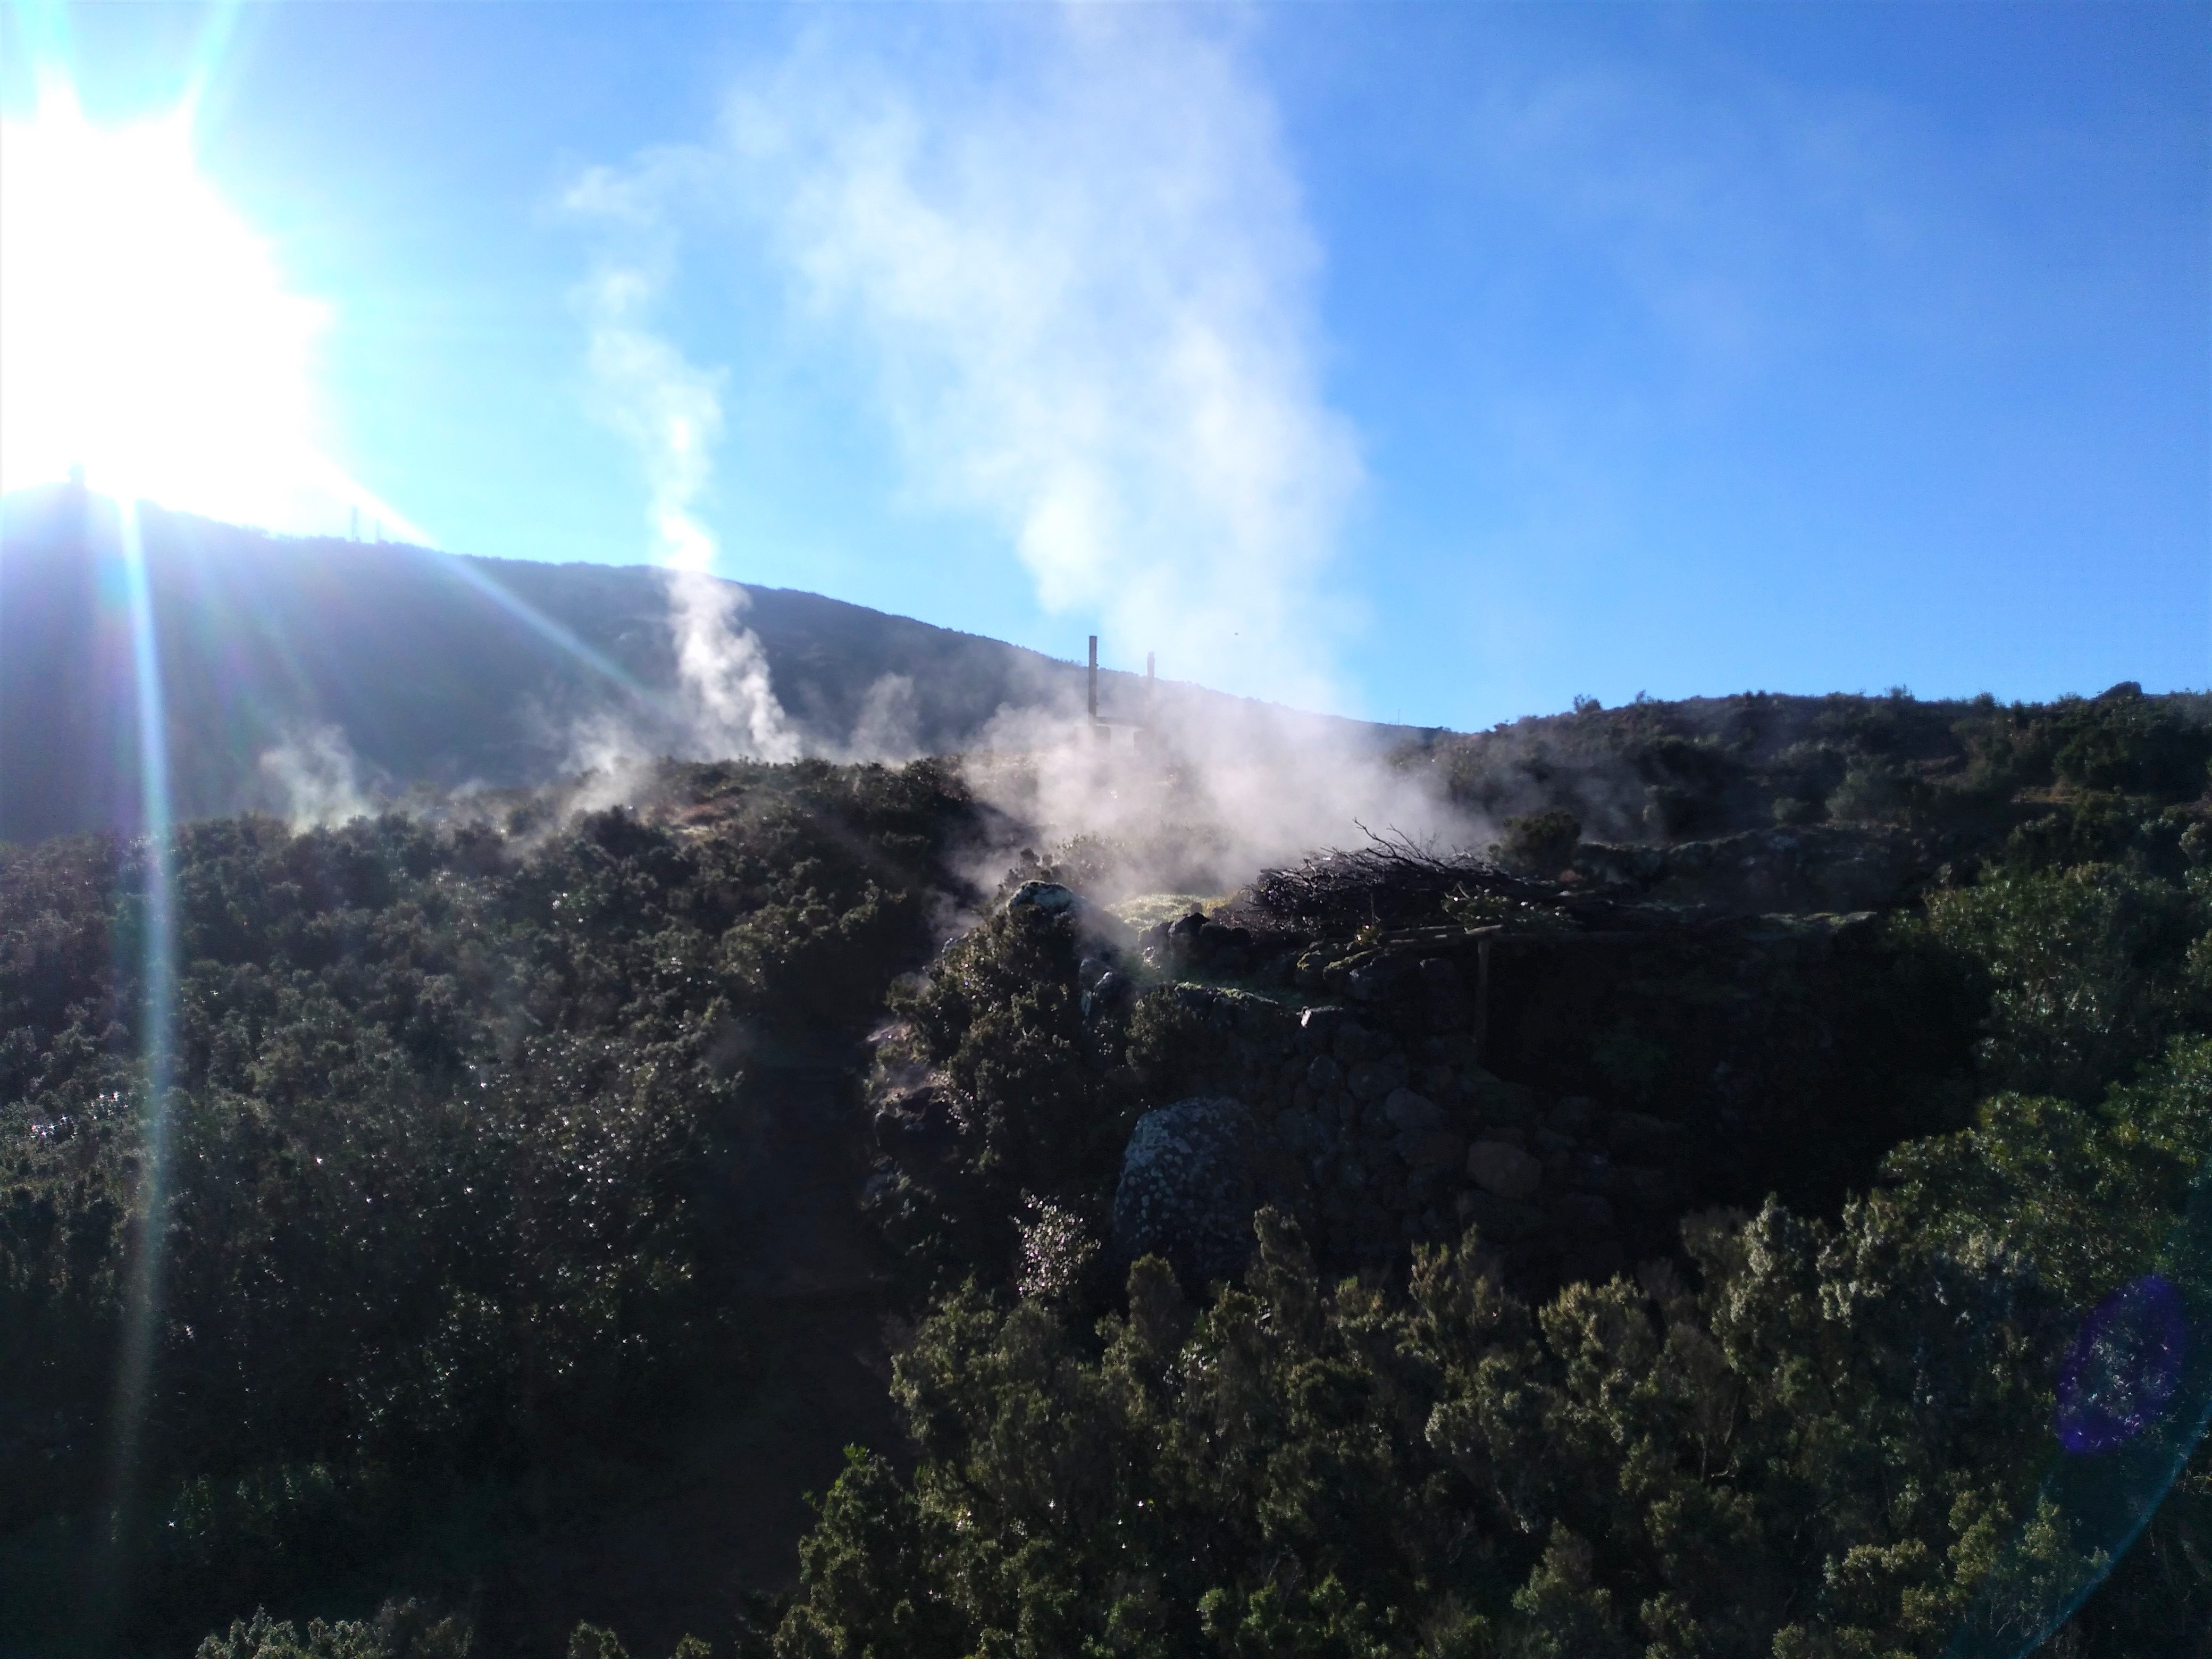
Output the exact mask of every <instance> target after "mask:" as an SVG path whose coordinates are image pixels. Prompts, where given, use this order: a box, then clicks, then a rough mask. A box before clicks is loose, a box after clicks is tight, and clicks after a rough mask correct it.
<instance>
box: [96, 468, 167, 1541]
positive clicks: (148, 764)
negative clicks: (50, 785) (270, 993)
mask: <svg viewBox="0 0 2212 1659" xmlns="http://www.w3.org/2000/svg"><path fill="white" fill-rule="evenodd" d="M116 505H117V513H116V519H117V532H118V534H117V541H116V548H115V555H114V556H115V558H116V562H117V564H118V571H117V574H118V576H119V577H120V579H121V580H120V581H119V582H118V584H117V585H116V586H118V587H119V588H120V590H121V594H122V598H123V602H124V605H125V611H126V613H127V622H128V625H129V631H130V640H131V656H130V662H131V681H132V685H131V694H132V704H133V711H134V713H135V715H136V725H137V741H138V782H139V791H140V795H141V799H140V808H141V811H143V814H144V817H143V823H144V824H145V840H144V854H143V858H144V861H143V872H142V876H141V880H142V883H143V887H142V892H141V904H142V914H141V918H140V926H141V929H142V939H141V944H142V956H141V960H140V973H141V981H140V982H141V985H142V987H143V995H144V999H145V1000H144V1006H143V1010H142V1012H141V1016H140V1018H141V1024H140V1028H139V1030H140V1048H141V1053H142V1055H143V1065H144V1068H145V1085H144V1086H145V1101H144V1104H143V1121H144V1134H143V1142H142V1144H143V1156H142V1161H141V1166H140V1167H141V1177H140V1178H141V1180H142V1182H143V1187H142V1188H141V1191H140V1205H139V1230H138V1238H137V1249H136V1250H135V1251H134V1253H133V1255H132V1257H131V1266H130V1276H129V1279H128V1281H127V1284H126V1286H125V1297H124V1311H123V1331H122V1344H121V1349H120V1354H119V1359H118V1365H117V1369H116V1382H115V1405H114V1416H113V1429H112V1446H111V1454H110V1455H111V1464H110V1499H109V1541H110V1545H111V1551H112V1557H113V1559H114V1563H115V1565H116V1566H117V1567H118V1569H119V1567H120V1565H121V1557H122V1553H123V1552H125V1550H127V1548H128V1547H129V1540H130V1535H131V1526H132V1516H131V1510H132V1502H133V1498H134V1497H135V1493H136V1488H137V1464H138V1450H139V1442H140V1438H141V1434H142V1431H143V1428H144V1425H145V1420H146V1402H147V1397H148V1385H149V1382H150V1380H151V1376H152V1372H153V1364H154V1348H155V1334H156V1331H157V1329H158V1328H159V1324H160V1314H161V1266H162V1255H163V1243H164V1239H163V1233H164V1228H165V1225H166V1219H167V1202H168V1151H169V1128H170V1124H169V1085H170V1080H171V1073H172V1057H173V1027H174V1015H175V1008H176V986H177V957H176V908H175V895H174V891H173V887H172V885H171V881H170V875H171V870H170V859H171V846H170V831H171V827H172V826H171V810H170V793H169V759H168V744H167V725H166V719H167V715H166V711H165V709H164V708H163V698H162V691H161V647H160V643H159V640H158V637H157V635H156V634H155V627H154V605H153V596H152V591H151V587H150V585H149V582H148V580H147V577H146V556H145V546H144V543H143V539H142V538H141V536H140V534H139V525H138V513H137V505H136V503H134V502H132V501H128V500H125V501H118V503H117V504H116Z"/></svg>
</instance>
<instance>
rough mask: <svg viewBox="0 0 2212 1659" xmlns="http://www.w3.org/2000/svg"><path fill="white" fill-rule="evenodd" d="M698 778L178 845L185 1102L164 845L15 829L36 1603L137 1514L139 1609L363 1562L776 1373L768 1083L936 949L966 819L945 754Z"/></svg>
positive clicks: (6, 1335)
mask: <svg viewBox="0 0 2212 1659" xmlns="http://www.w3.org/2000/svg"><path fill="white" fill-rule="evenodd" d="M675 784H676V785H678V786H680V787H681V789H682V791H683V793H684V799H687V800H689V801H690V810H689V811H688V812H687V813H686V814H685V815H684V817H685V818H686V823H685V824H684V825H683V826H681V827H679V826H678V825H677V824H674V823H670V822H667V821H666V818H665V815H661V816H659V817H653V818H648V817H640V816H638V815H636V814H633V813H631V812H629V811H623V810H615V811H607V812H602V813H599V814H596V815H589V816H586V817H581V818H579V819H577V820H576V821H575V822H574V823H573V824H572V825H571V826H569V827H568V828H566V829H561V830H559V831H557V832H556V833H552V834H550V835H546V836H544V837H543V839H541V840H539V841H538V842H536V843H535V844H532V843H531V842H530V841H529V840H528V839H526V838H517V837H512V836H506V835H503V834H501V833H500V832H499V831H497V830H496V829H492V828H489V827H487V826H485V825H482V824H475V825H463V826H461V827H459V828H455V829H435V828H432V827H428V826H425V825H423V824H421V823H415V822H412V821H410V820H407V819H404V818H401V817H386V818H383V819H380V820H377V821H374V822H371V821H367V820H361V821H356V823H353V824H351V825H349V826H348V827H347V828H345V829H340V830H334V831H316V832H313V833H310V834H306V835H294V834H292V833H291V832H289V831H288V830H286V829H283V827H282V826H280V825H277V824H276V823H271V822H269V821H266V820H255V819H238V820H227V821H218V822H213V823H204V824H198V825H194V826H191V828H189V829H185V830H184V831H182V832H180V833H179V836H178V838H177V842H176V848H175V852H174V855H173V878H174V883H175V892H176V908H177V927H178V933H179V983H178V987H177V994H176V1018H175V1029H174V1031H173V1054H174V1060H173V1073H172V1087H171V1089H170V1091H168V1093H167V1096H166V1097H164V1099H163V1100H162V1101H161V1102H159V1103H149V1101H148V1100H147V1099H146V1097H145V1090H146V1084H145V1078H146V1072H145V1069H144V1066H145V1061H144V1044H145V1040H146V1034H145V1033H143V1031H141V1030H137V1029H135V1028H136V1027H137V1024H138V1022H139V1020H140V1018H141V1013H142V1010H143V1004H144V994H143V987H142V986H141V985H140V983H139V981H138V963H139V961H140V953H141V944H140V940H139V937H138V935H139V933H140V931H141V929H142V927H143V917H142V910H143V903H144V898H143V895H144V891H145V878H146V872H145V868H144V866H143V858H144V856H145V854H144V849H143V848H139V847H125V846H119V845H117V844H115V843H112V842H98V841H78V842H58V843H49V844H47V845H46V846H43V847H39V848H29V849H22V850H7V849H0V860H4V867H0V1031H4V1035H0V1423H4V1424H6V1425H9V1428H8V1429H7V1431H5V1432H4V1433H0V1602H5V1603H9V1604H10V1605H11V1607H12V1608H13V1609H14V1611H13V1613H11V1615H10V1617H9V1623H10V1625H11V1626H16V1627H17V1628H18V1629H19V1630H20V1628H21V1626H22V1625H23V1624H25V1623H26V1622H27V1621H28V1620H31V1619H32V1617H33V1615H32V1614H31V1613H27V1612H26V1611H25V1609H27V1608H33V1607H36V1606H37V1605H38V1604H39V1603H40V1601H41V1600H46V1601H48V1608H47V1612H48V1615H49V1616H51V1617H52V1618H53V1619H56V1620H61V1621H63V1622H64V1623H67V1622H68V1620H69V1618H70V1614H69V1613H68V1610H67V1606H66V1601H67V1594H66V1593H67V1591H68V1590H69V1589H70V1587H69V1586H68V1585H66V1584H64V1585H62V1586H59V1587H57V1586H55V1585H54V1584H53V1583H52V1575H51V1574H50V1572H49V1571H47V1570H46V1565H45V1564H46V1563H47V1562H50V1561H51V1560H52V1559H57V1558H59V1559H69V1558H70V1557H72V1556H75V1555H76V1554H77V1553H79V1552H80V1551H81V1549H82V1543H80V1542H72V1541H89V1540H90V1539H91V1538H93V1537H94V1536H96V1535H98V1534H100V1532H101V1531H102V1530H103V1529H105V1528H109V1527H111V1526H114V1525H118V1524H119V1525H121V1526H123V1527H124V1528H125V1532H126V1534H135V1541H132V1539H131V1537H126V1547H127V1549H128V1559H129V1560H130V1562H131V1579H132V1581H133V1582H134V1587H135V1588H136V1589H137V1590H138V1591H140V1592H141V1594H140V1595H138V1597H137V1601H135V1602H134V1603H131V1604H130V1605H127V1606H125V1605H121V1604H118V1605H116V1606H115V1607H113V1609H112V1610H113V1611H114V1612H115V1613H117V1614H118V1616H125V1617H126V1618H127V1619H129V1620H134V1621H135V1623H134V1624H133V1626H132V1627H133V1628H137V1629H139V1630H141V1631H142V1632H143V1633H145V1634H148V1635H149V1636H150V1635H152V1634H154V1633H155V1632H158V1631H161V1630H164V1629H169V1630H173V1629H174V1628H175V1626H176V1622H177V1621H179V1620H185V1619H189V1618H191V1617H193V1616H195V1614H194V1613H193V1610H194V1609H222V1608H225V1607H238V1606H240V1605H241V1604H244V1605H250V1604H251V1602H252V1601H253V1600H254V1599H257V1598H258V1597H260V1596H263V1595H276V1594H277V1593H279V1592H283V1591H287V1590H288V1589H295V1588H297V1587H299V1586H301V1585H304V1584H310V1583H322V1584H329V1583H349V1582H356V1581H358V1582H361V1583H362V1584H363V1587H364V1589H367V1590H369V1591H373V1590H374V1589H377V1588H380V1586H378V1585H377V1584H376V1583H375V1582H374V1577H373V1576H372V1575H373V1571H374V1563H375V1561H376V1559H378V1557H379V1555H380V1553H384V1552H387V1551H389V1550H390V1549H392V1548H393V1547H397V1545H398V1542H399V1541H401V1540H404V1538H406V1537H408V1536H410V1535H412V1534H416V1533H417V1532H419V1530H420V1528H421V1526H422V1507H423V1505H424V1504H438V1503H442V1502H445V1501H447V1498H441V1497H440V1496H438V1494H441V1493H443V1494H453V1493H458V1492H459V1491H460V1490H462V1488H463V1486H465V1484H466V1483H469V1482H471V1481H476V1482H481V1481H483V1480H492V1481H494V1482H499V1481H503V1480H510V1479H511V1478H513V1476H514V1475H515V1474H517V1472H519V1471H521V1470H524V1469H529V1470H532V1471H537V1472H538V1476H535V1477H533V1478H534V1479H542V1477H543V1473H544V1471H547V1470H549V1469H550V1470H555V1471H558V1470H562V1469H572V1470H574V1469H581V1468H585V1467H587V1466H605V1465H606V1464H608V1463H609V1462H610V1460H612V1461H613V1462H616V1463H619V1462H622V1461H623V1459H625V1458H629V1459H633V1460H643V1461H645V1462H651V1461H652V1460H653V1458H654V1457H656V1456H658V1455H659V1451H658V1450H657V1448H658V1447H659V1445H660V1443H661V1442H662V1441H663V1440H664V1439H665V1437H666V1436H667V1435H668V1434H669V1433H670V1432H671V1430H672V1427H673V1425H675V1424H677V1423H680V1422H681V1421H682V1420H683V1416H684V1411H685V1409H686V1408H687V1407H689V1406H690V1405H693V1404H696V1402H698V1401H700V1400H701V1399H702V1397H703V1395H702V1391H704V1390H707V1389H712V1388H714V1387H716V1386H723V1387H726V1386H727V1385H728V1379H730V1378H731V1377H732V1376H736V1375H741V1374H742V1373H743V1370H744V1366H745V1365H746V1364H748V1363H749V1358H750V1356H749V1353H748V1349H747V1342H746V1333H745V1330H744V1328H743V1322H742V1321H741V1320H740V1319H739V1318H738V1307H739V1305H740V1304H739V1287H740V1281H741V1279H742V1276H743V1273H744V1270H745V1267H746V1265H747V1263H748V1261H750V1259H751V1254H752V1250H753V1244H752V1242H751V1240H750V1235H749V1231H748V1230H749V1227H750V1221H749V1218H748V1216H747V1214H746V1213H745V1212H744V1208H743V1206H742V1205H741V1204H739V1203H738V1201H737V1197H736V1195H737V1194H738V1192H739V1191H740V1190H741V1182H740V1180H739V1177H740V1176H741V1175H742V1174H743V1173H744V1170H746V1169H748V1168H749V1167H750V1166H752V1165H755V1164H758V1162H759V1160H760V1159H761V1158H762V1157H763V1151H762V1149H761V1146H760V1145H759V1141H758V1135H757V1110H756V1107H755V1091H756V1089H757V1086H758V1085H757V1079H759V1078H760V1077H761V1076H763V1074H764V1068H765V1069H766V1070H767V1071H772V1070H773V1068H774V1066H775V1065H776V1064H778V1063H779V1062H780V1061H781V1060H787V1059H789V1058H791V1057H793V1056H794V1055H796V1056H799V1057H800V1058H806V1057H810V1056H811V1057H820V1056H823V1055H829V1056H842V1055H843V1054H846V1053H848V1051H849V1048H850V1046H851V1044H852V1042H853V1041H854V1038H855V1037H856V1036H858V1034H859V1033H860V1031H861V1030H865V1028H866V1024H867V1023H868V1021H869V1020H870V1019H871V1018H873V1017H874V1016H875V1012H876V1011H877V1010H878V1009H879V1008H880V1006H881V1005H882V999H883V995H884V987H885V985H886V984H887V983H888V981H890V978H891V977H892V976H893V975H896V973H897V972H899V971H900V970H901V969H903V968H906V967H908V966H910V965H911V964H912V963H915V962H916V961H918V960H920V959H921V957H923V956H924V955H925V954H926V953H927V947H928V943H929V940H928V934H927V902H928V891H929V890H931V889H933V888H942V887H944V886H945V885H946V884H949V883H950V882H951V878H950V877H949V876H948V875H947V874H946V873H945V868H944V859H945V854H946V853H947V851H948V850H949V846H950V842H951V838H952V837H953V836H957V834H959V833H960V831H961V829H962V827H963V824H964V823H965V821H966V817H965V815H966V807H965V804H964V799H963V797H962V796H961V795H960V793H958V791H957V787H956V786H954V785H952V784H951V782H950V781H948V780H947V779H946V778H945V775H942V774H941V773H939V772H937V771H935V770H933V769H931V768H930V767H928V766H927V765H923V766H917V767H915V768H910V769H908V770H907V771H905V772H903V773H891V772H886V771H884V769H880V768H876V769H842V770H833V769H829V768H824V767H805V766H802V767H799V768H793V769H763V768H720V769H699V770H696V771H694V772H690V773H687V774H684V775H682V776H681V777H680V778H679V779H678V780H676V781H675ZM157 1111H158V1115H159V1117H160V1119H161V1121H162V1122H163V1124H164V1125H165V1127H163V1128H162V1129H161V1132H160V1136H159V1140H158V1142H157V1141H156V1139H155V1133H156V1132H155V1118H156V1112H157ZM157 1146H158V1148H159V1150H158V1151H157ZM157 1157H159V1158H160V1159H161V1164H162V1167H163V1170H164V1176H165V1188H166V1190H165V1192H164V1194H163V1196H162V1201H161V1208H160V1210H159V1211H158V1212H149V1207H148V1206H149V1194H151V1193H152V1191H153V1187H152V1183H151V1182H150V1180H149V1174H150V1166H151V1164H153V1162H154V1160H155V1158H157ZM149 1226H151V1227H153V1228H155V1230H156V1231H155V1233H154V1235H153V1237H154V1238H155V1241H156V1244H157V1253H158V1262H157V1273H158V1277H157V1279H155V1284H156V1287H157V1296H156V1299H155V1303H154V1304H153V1307H152V1310H151V1317H152V1320H153V1336H152V1342H153V1358H152V1360H151V1364H150V1372H149V1374H150V1376H151V1378H152V1386H151V1388H150V1389H149V1392H148V1394H147V1395H146V1397H145V1400H144V1404H143V1428H142V1430H141V1431H140V1434H139V1437H138V1441H137V1447H136V1465H135V1468H134V1470H133V1471H132V1473H133V1474H134V1475H135V1477H136V1478H135V1480H134V1482H133V1486H134V1488H135V1491H136V1493H137V1498H138V1503H137V1508H136V1510H135V1512H132V1511H126V1512H124V1513H123V1514H122V1515H121V1516H120V1517H119V1519H113V1518H111V1517H110V1516H108V1515H107V1514H106V1513H104V1512H103V1511H104V1510H105V1508H106V1505H107V1504H108V1503H109V1501H110V1498H109V1493H108V1492H107V1491H106V1482H105V1475H106V1457H107V1456H108V1455H109V1452H110V1448H111V1445H112V1431H110V1430H109V1428H108V1425H107V1421H106V1419H107V1416H108V1411H109V1407H110V1403H111V1395H110V1393H109V1389H110V1388H111V1386H112V1383H111V1379H112V1376H113V1375H114V1371H113V1370H112V1367H113V1365H114V1364H116V1362H117V1356H118V1351H119V1350H118V1344H119V1340H120V1336H119V1333H120V1330H121V1328H122V1324H123V1322H124V1319H125V1314H126V1307H125V1304H126V1300H127V1292H126V1287H127V1285H129V1283H130V1282H131V1275H132V1267H131V1263H132V1261H134V1259H135V1258H136V1255H137V1252H139V1251H142V1250H143V1249H146V1248H147V1244H146V1235H145V1230H146V1229H147V1228H148V1227H149ZM19 1425H20V1426H19ZM542 1501H543V1500H538V1502H539V1503H540V1504H542ZM478 1506H479V1507H481V1503H480V1502H479V1504H478ZM530 1506H531V1505H530V1504H529V1503H528V1502H525V1504H523V1507H525V1508H528V1507H530Z"/></svg>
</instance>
